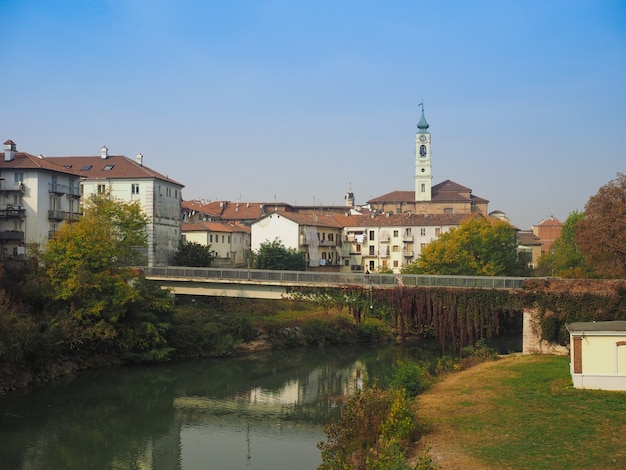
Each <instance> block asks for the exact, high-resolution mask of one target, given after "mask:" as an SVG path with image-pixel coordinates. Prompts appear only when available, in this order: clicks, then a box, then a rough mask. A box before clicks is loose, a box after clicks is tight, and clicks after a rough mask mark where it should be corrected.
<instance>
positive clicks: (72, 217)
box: [65, 212, 83, 222]
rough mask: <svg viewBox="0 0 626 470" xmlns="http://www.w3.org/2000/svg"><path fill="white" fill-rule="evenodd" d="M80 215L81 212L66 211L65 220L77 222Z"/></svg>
mask: <svg viewBox="0 0 626 470" xmlns="http://www.w3.org/2000/svg"><path fill="white" fill-rule="evenodd" d="M82 215H83V214H82V213H81V212H66V213H65V220H67V221H68V222H78V220H79V219H80V218H81V217H82Z"/></svg>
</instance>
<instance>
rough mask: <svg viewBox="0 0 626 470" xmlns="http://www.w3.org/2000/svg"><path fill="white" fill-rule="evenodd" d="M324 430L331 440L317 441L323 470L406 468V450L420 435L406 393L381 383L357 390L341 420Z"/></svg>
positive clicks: (398, 469) (343, 411) (403, 469)
mask: <svg viewBox="0 0 626 470" xmlns="http://www.w3.org/2000/svg"><path fill="white" fill-rule="evenodd" d="M324 431H325V432H326V436H327V438H328V440H327V441H326V442H320V443H319V444H318V448H319V449H320V450H321V451H322V462H323V463H322V465H320V467H319V468H320V469H322V470H340V469H347V468H350V469H357V470H360V469H364V470H365V469H381V470H382V469H385V470H387V469H392V470H393V469H397V470H405V469H407V468H408V467H407V465H406V449H407V447H408V445H409V444H410V443H411V442H412V440H413V439H414V438H416V437H417V436H416V435H415V434H416V431H417V425H416V421H415V415H414V413H413V412H412V410H411V409H410V407H409V401H408V398H407V395H406V392H405V391H404V390H403V389H401V388H397V389H391V390H382V389H380V388H379V387H378V385H374V386H373V387H371V388H368V389H365V390H362V391H359V392H357V394H356V395H354V396H353V397H352V398H350V400H349V401H348V403H347V405H346V407H345V408H344V409H343V410H342V412H341V418H340V419H339V421H333V422H331V423H330V424H329V425H327V426H326V427H325V428H324Z"/></svg>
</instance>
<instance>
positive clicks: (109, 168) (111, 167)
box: [102, 165, 115, 171]
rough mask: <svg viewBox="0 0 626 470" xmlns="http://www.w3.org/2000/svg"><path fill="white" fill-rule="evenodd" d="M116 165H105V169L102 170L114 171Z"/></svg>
mask: <svg viewBox="0 0 626 470" xmlns="http://www.w3.org/2000/svg"><path fill="white" fill-rule="evenodd" d="M114 166H115V165H105V167H104V168H103V169H102V170H103V171H111V170H112V169H113V167H114Z"/></svg>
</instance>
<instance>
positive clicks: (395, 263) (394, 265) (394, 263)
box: [393, 259, 398, 268]
mask: <svg viewBox="0 0 626 470" xmlns="http://www.w3.org/2000/svg"><path fill="white" fill-rule="evenodd" d="M393 267H394V268H397V267H398V260H397V259H396V260H393Z"/></svg>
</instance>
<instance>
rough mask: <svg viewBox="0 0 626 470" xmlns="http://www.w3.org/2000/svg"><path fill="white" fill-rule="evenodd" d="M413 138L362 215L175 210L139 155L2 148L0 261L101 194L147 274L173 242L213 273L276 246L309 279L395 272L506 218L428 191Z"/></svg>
mask: <svg viewBox="0 0 626 470" xmlns="http://www.w3.org/2000/svg"><path fill="white" fill-rule="evenodd" d="M417 128H418V131H417V133H416V135H415V187H414V190H411V191H393V192H390V193H387V194H383V195H381V196H378V197H376V198H373V199H371V200H369V201H367V203H366V204H364V205H362V206H357V205H356V204H355V197H354V194H353V193H352V191H351V190H348V192H347V193H346V196H345V201H346V203H345V205H343V206H324V207H321V206H292V205H289V204H286V203H278V202H273V203H265V202H258V203H251V202H246V203H241V202H236V203H232V202H230V201H214V202H204V201H185V200H183V195H182V191H183V188H184V186H183V185H182V184H181V183H179V182H177V181H174V180H173V179H171V178H169V177H167V176H164V175H162V174H160V173H158V172H157V171H155V170H152V169H151V168H149V167H147V166H145V165H144V162H143V160H144V158H143V156H142V155H141V154H137V155H136V157H135V158H134V159H132V158H128V157H126V156H124V155H109V152H108V149H107V148H106V147H102V148H101V149H100V154H99V155H92V156H56V157H44V156H42V155H38V156H34V155H31V154H28V153H25V152H19V151H18V150H17V146H16V144H15V143H14V142H13V141H11V140H7V141H6V142H5V143H4V153H3V154H2V157H1V158H0V250H1V251H0V258H2V259H20V258H21V259H24V258H26V257H27V256H28V251H29V249H30V248H31V247H33V246H35V245H38V246H42V245H43V244H44V243H45V242H46V241H47V240H48V239H49V238H50V237H53V236H54V233H55V232H56V230H57V229H58V228H59V226H60V224H62V223H71V222H72V221H75V220H78V218H79V217H80V215H81V200H83V198H84V197H86V196H88V195H96V194H111V195H112V196H113V197H115V198H117V199H120V200H122V201H126V202H133V201H136V202H137V203H139V204H140V205H141V207H142V209H143V211H144V213H145V214H146V215H147V216H148V219H149V224H148V228H147V230H148V246H147V248H146V250H145V262H146V264H147V265H148V266H165V265H169V264H171V262H172V258H173V255H174V253H175V251H176V249H177V247H178V244H179V242H180V240H187V241H189V242H195V243H200V244H203V245H210V246H211V249H212V250H213V252H214V253H215V255H216V259H215V264H216V265H217V266H247V265H248V263H249V261H250V254H251V251H257V250H258V249H259V248H260V246H261V244H263V243H265V242H272V241H274V240H279V241H281V242H282V243H283V245H284V246H285V247H286V248H293V249H296V250H299V251H302V252H304V253H305V255H306V259H307V265H308V267H309V268H311V269H320V270H336V271H366V270H369V271H370V272H375V271H381V270H385V271H386V270H393V271H395V272H399V270H400V269H401V268H402V267H403V266H405V265H407V264H409V263H412V262H413V261H415V260H416V259H417V258H418V257H419V255H420V253H421V250H422V249H423V248H424V246H425V245H427V244H428V243H430V242H431V241H433V240H435V239H437V238H438V237H439V236H440V235H441V234H442V233H444V232H446V231H448V230H450V229H452V228H454V227H457V226H458V225H459V224H460V223H462V222H463V221H464V220H466V219H467V218H468V217H472V216H475V215H476V214H481V215H482V216H485V217H488V216H491V217H501V218H506V215H505V214H504V213H502V212H501V211H494V212H492V213H489V212H488V204H489V201H487V200H486V199H484V198H481V197H478V196H475V195H473V194H472V190H471V189H469V188H467V187H465V186H462V185H460V184H458V183H455V182H454V181H450V180H446V181H443V182H442V183H439V184H437V185H434V186H433V185H432V162H431V147H430V146H431V135H430V133H429V132H428V128H429V125H428V123H427V122H426V119H425V116H424V110H423V108H422V114H421V119H420V121H419V123H418V125H417ZM552 222H555V221H554V219H553V220H552ZM557 223H558V224H560V222H558V221H556V222H555V224H557ZM555 224H552V225H550V227H553V226H554V225H555ZM546 230H547V228H546ZM552 232H553V231H551V232H550V234H551V236H554V234H553V233H552ZM546 233H547V232H546ZM547 249H549V247H548V246H547V245H546V244H545V243H544V242H543V241H542V239H541V238H540V233H538V232H535V230H534V228H533V232H521V231H520V250H521V251H526V252H528V253H530V254H531V255H532V258H533V263H534V262H536V259H537V258H538V256H539V255H540V254H541V253H542V252H545V251H546V250H547ZM531 264H532V263H531Z"/></svg>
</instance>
